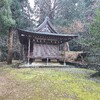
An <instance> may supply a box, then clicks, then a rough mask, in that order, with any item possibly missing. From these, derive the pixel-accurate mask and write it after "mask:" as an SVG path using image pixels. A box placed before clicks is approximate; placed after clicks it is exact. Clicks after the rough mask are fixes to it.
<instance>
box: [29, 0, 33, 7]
mask: <svg viewBox="0 0 100 100" xmlns="http://www.w3.org/2000/svg"><path fill="white" fill-rule="evenodd" d="M29 3H30V5H31V7H32V8H33V7H34V0H29Z"/></svg>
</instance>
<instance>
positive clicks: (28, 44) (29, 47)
mask: <svg viewBox="0 0 100 100" xmlns="http://www.w3.org/2000/svg"><path fill="white" fill-rule="evenodd" d="M30 43H31V41H30V38H29V39H28V64H29V60H30V58H29V56H30Z"/></svg>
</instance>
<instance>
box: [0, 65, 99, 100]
mask: <svg viewBox="0 0 100 100" xmlns="http://www.w3.org/2000/svg"><path fill="white" fill-rule="evenodd" d="M94 73H95V71H92V70H87V69H75V68H66V69H65V68H60V69H58V68H55V69H50V68H48V69H46V68H41V69H36V68H26V69H15V68H11V67H8V66H6V67H1V68H0V100H100V83H99V82H96V81H95V80H94V79H92V78H90V75H91V74H94Z"/></svg>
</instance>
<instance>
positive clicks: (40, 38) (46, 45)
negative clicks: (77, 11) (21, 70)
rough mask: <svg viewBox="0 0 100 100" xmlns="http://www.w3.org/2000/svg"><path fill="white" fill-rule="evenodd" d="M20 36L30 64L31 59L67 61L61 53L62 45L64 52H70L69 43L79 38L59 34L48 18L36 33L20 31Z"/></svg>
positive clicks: (35, 30) (25, 55)
mask: <svg viewBox="0 0 100 100" xmlns="http://www.w3.org/2000/svg"><path fill="white" fill-rule="evenodd" d="M18 34H19V40H20V43H21V44H22V45H23V47H24V49H23V52H24V57H25V58H26V59H27V61H28V63H29V61H30V59H33V61H35V60H36V59H41V60H44V59H46V60H47V62H48V61H50V60H52V59H56V60H57V61H58V60H59V59H63V61H65V56H62V55H61V52H60V48H61V45H62V44H63V47H64V49H63V51H66V50H68V44H67V43H68V41H70V40H72V39H73V38H75V37H77V36H76V35H68V34H60V33H59V32H57V31H56V29H55V28H54V26H53V25H52V23H51V22H50V19H49V17H46V18H45V20H44V22H43V23H42V24H41V25H40V26H38V27H37V28H35V29H34V31H28V30H22V29H18Z"/></svg>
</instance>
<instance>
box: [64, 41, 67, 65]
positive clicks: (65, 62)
mask: <svg viewBox="0 0 100 100" xmlns="http://www.w3.org/2000/svg"><path fill="white" fill-rule="evenodd" d="M66 45H67V44H66V43H64V65H66Z"/></svg>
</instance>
